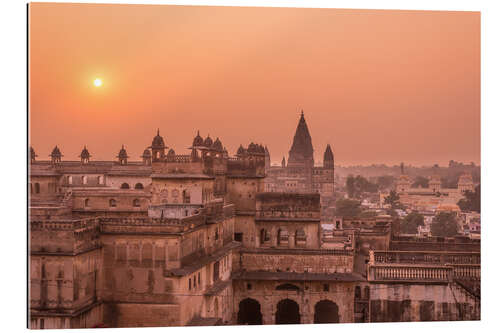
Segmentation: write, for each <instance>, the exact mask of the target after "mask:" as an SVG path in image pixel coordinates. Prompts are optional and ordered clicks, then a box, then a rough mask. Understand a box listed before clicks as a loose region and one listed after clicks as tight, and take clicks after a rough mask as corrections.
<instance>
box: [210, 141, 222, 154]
mask: <svg viewBox="0 0 500 333" xmlns="http://www.w3.org/2000/svg"><path fill="white" fill-rule="evenodd" d="M212 149H214V150H217V151H222V150H223V147H222V142H221V141H220V140H219V138H217V139H215V141H214V144H213V145H212Z"/></svg>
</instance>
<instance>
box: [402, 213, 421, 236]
mask: <svg viewBox="0 0 500 333" xmlns="http://www.w3.org/2000/svg"><path fill="white" fill-rule="evenodd" d="M420 225H424V216H423V215H422V214H419V213H418V212H416V211H413V212H411V213H410V214H408V215H406V216H405V218H404V219H403V220H402V221H401V232H402V233H403V234H416V233H417V232H418V226H420Z"/></svg>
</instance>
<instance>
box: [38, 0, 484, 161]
mask: <svg viewBox="0 0 500 333" xmlns="http://www.w3.org/2000/svg"><path fill="white" fill-rule="evenodd" d="M30 7H31V8H30V41H29V46H30V126H31V132H30V135H31V138H30V140H31V143H32V145H33V147H34V148H35V150H36V152H37V154H38V155H39V157H38V158H39V159H48V156H47V155H48V154H49V153H50V151H51V150H52V148H53V147H54V145H56V144H57V145H59V147H60V148H61V151H62V153H63V155H64V157H63V159H66V160H69V159H71V160H77V159H78V157H77V156H78V155H79V153H80V151H81V149H82V147H83V145H84V144H86V145H87V147H88V148H89V151H90V153H91V154H92V155H93V158H95V159H112V158H113V159H114V158H115V156H116V155H117V153H118V151H119V149H120V148H121V145H122V144H125V148H126V149H127V151H128V154H129V155H131V156H132V159H139V156H140V155H141V154H142V151H143V150H144V148H145V147H146V146H148V145H150V144H151V140H152V138H153V136H154V135H155V132H156V128H158V127H159V128H160V133H161V134H162V135H163V137H164V138H165V140H166V144H167V145H168V146H170V147H173V148H174V149H175V150H176V152H177V153H180V154H185V153H187V151H186V150H185V148H186V147H188V146H189V144H190V143H191V142H192V139H193V137H194V135H195V134H196V130H197V129H199V130H200V132H201V135H202V136H204V137H205V136H206V135H207V134H210V136H211V137H212V138H213V139H215V137H217V136H218V137H220V139H221V140H222V143H223V144H224V145H225V146H226V147H227V149H228V150H229V153H230V154H233V153H235V151H236V149H237V147H238V146H239V144H240V143H243V144H248V143H249V142H250V141H255V142H257V143H263V144H266V145H267V146H268V147H269V150H270V152H271V159H272V161H273V162H280V161H281V158H282V156H283V155H286V157H287V158H288V150H289V149H290V146H291V143H292V138H293V134H294V131H295V128H296V126H297V122H298V119H299V115H300V109H304V113H305V116H306V120H307V123H308V126H309V130H310V132H311V136H312V140H313V145H314V148H315V158H316V160H317V161H321V160H322V157H323V152H324V149H325V146H326V144H327V143H330V144H331V145H332V148H333V151H334V154H335V159H336V164H341V165H350V164H372V163H388V164H396V163H399V162H401V161H405V163H412V164H416V165H421V164H434V163H439V164H441V165H445V164H447V163H448V161H449V160H450V159H454V160H458V161H463V162H470V161H473V162H475V163H479V162H480V14H479V13H478V12H444V11H441V12H437V11H428V12H422V11H413V12H410V11H389V10H384V11H380V10H377V11H375V10H364V11H361V10H334V9H293V8H238V7H232V8H230V7H189V6H167V5H164V6H152V5H147V6H146V5H95V4H37V3H35V4H31V6H30ZM96 77H99V78H101V79H102V80H103V86H101V87H100V88H96V87H94V86H93V85H92V81H93V80H94V78H96Z"/></svg>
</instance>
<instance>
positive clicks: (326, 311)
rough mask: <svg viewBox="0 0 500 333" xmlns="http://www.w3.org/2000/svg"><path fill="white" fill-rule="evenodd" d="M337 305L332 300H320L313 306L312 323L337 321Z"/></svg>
mask: <svg viewBox="0 0 500 333" xmlns="http://www.w3.org/2000/svg"><path fill="white" fill-rule="evenodd" d="M338 322H339V307H338V306H337V304H335V303H334V302H332V301H329V300H322V301H319V302H318V303H316V305H315V306H314V323H315V324H326V323H338Z"/></svg>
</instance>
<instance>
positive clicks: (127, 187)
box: [120, 183, 130, 190]
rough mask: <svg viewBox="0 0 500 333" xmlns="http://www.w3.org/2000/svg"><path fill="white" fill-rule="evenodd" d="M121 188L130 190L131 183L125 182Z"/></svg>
mask: <svg viewBox="0 0 500 333" xmlns="http://www.w3.org/2000/svg"><path fill="white" fill-rule="evenodd" d="M120 188H121V189H124V190H128V189H129V188H130V185H129V184H128V183H123V184H122V186H120Z"/></svg>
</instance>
